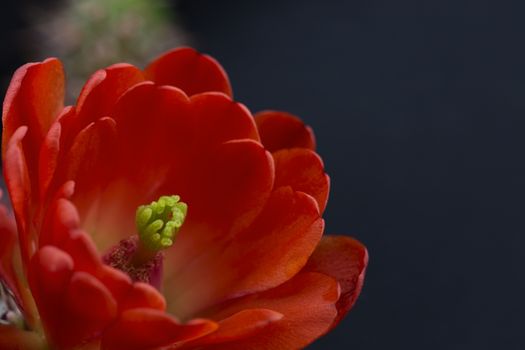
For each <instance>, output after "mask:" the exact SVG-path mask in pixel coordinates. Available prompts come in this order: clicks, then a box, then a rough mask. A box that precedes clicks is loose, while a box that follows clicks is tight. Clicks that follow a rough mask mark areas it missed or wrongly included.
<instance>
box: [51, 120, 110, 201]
mask: <svg viewBox="0 0 525 350" xmlns="http://www.w3.org/2000/svg"><path fill="white" fill-rule="evenodd" d="M115 138H116V131H115V121H114V120H113V119H111V118H107V117H106V118H101V119H98V120H97V121H96V122H92V123H91V124H89V125H88V126H86V127H85V128H84V129H83V130H82V131H80V132H79V133H78V134H77V135H76V137H75V139H74V141H73V144H72V145H71V148H70V149H69V150H68V152H67V154H66V155H65V156H64V159H62V163H61V169H60V170H61V171H62V174H60V175H58V176H60V178H61V179H64V181H65V180H75V183H76V192H77V193H78V192H82V195H85V189H83V186H89V187H90V188H92V187H93V184H96V185H100V184H101V182H102V181H101V179H100V177H104V176H106V177H107V173H108V171H109V168H110V165H111V163H112V162H113V163H114V162H115V157H114V154H115V152H114V151H115V148H116V145H115Z"/></svg>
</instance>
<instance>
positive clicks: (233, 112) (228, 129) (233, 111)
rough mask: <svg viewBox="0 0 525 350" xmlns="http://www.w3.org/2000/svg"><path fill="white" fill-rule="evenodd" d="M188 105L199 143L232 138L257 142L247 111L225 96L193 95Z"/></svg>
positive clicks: (218, 142)
mask: <svg viewBox="0 0 525 350" xmlns="http://www.w3.org/2000/svg"><path fill="white" fill-rule="evenodd" d="M191 108H192V112H193V115H194V118H195V119H196V120H195V122H196V128H197V132H198V135H197V136H198V141H197V142H199V143H201V142H203V143H209V144H212V143H215V144H220V143H222V142H226V141H229V140H235V139H252V140H255V141H259V134H258V133H257V127H256V125H255V122H254V120H253V116H252V115H251V113H250V111H249V110H248V109H247V108H246V107H245V106H244V105H243V104H241V103H238V102H234V101H232V100H231V98H230V97H228V96H226V95H223V94H219V93H210V92H208V93H203V94H198V95H194V96H192V97H191Z"/></svg>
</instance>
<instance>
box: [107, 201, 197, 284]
mask: <svg viewBox="0 0 525 350" xmlns="http://www.w3.org/2000/svg"><path fill="white" fill-rule="evenodd" d="M187 211H188V206H187V205H186V203H184V202H181V201H180V197H179V196H162V197H160V198H159V199H158V200H157V201H153V202H151V203H150V204H147V205H141V206H139V207H138V208H137V213H136V216H135V221H136V224H137V231H138V237H137V236H135V235H134V236H132V237H130V238H127V239H124V240H122V241H120V242H119V244H118V245H116V246H114V247H113V248H111V249H110V250H109V252H108V253H107V254H106V255H104V257H103V260H104V262H105V263H106V264H108V265H110V266H112V267H115V268H117V269H119V270H122V271H124V272H126V273H127V274H128V275H129V276H130V277H131V279H132V280H134V281H140V282H146V283H149V284H151V285H153V286H155V287H157V288H159V289H160V285H161V282H162V262H163V253H162V251H163V250H164V249H167V248H169V247H171V246H172V245H173V241H174V239H175V237H176V235H177V232H178V231H179V229H180V228H181V227H182V224H183V223H184V219H185V218H186V213H187Z"/></svg>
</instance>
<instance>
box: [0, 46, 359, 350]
mask: <svg viewBox="0 0 525 350" xmlns="http://www.w3.org/2000/svg"><path fill="white" fill-rule="evenodd" d="M63 97H64V75H63V70H62V65H61V63H60V62H59V61H58V60H56V59H48V60H46V61H44V62H41V63H30V64H27V65H25V66H23V67H21V68H20V69H18V70H17V72H16V73H15V75H14V77H13V80H12V82H11V85H10V87H9V90H8V92H7V95H6V98H5V101H4V109H3V140H2V155H3V161H4V163H3V164H4V168H3V169H4V176H5V181H6V184H7V188H8V191H9V196H10V199H11V203H12V207H13V212H14V217H15V220H16V224H15V223H14V222H13V220H12V219H11V218H10V217H9V215H7V212H6V210H5V208H2V210H1V211H0V218H1V219H0V272H1V276H2V279H3V282H4V285H5V286H6V287H7V288H8V289H9V290H10V292H9V293H10V294H7V295H6V296H4V300H7V301H9V305H11V307H10V308H11V311H9V312H8V313H4V315H2V316H1V317H2V318H1V319H0V323H2V324H1V325H0V348H2V349H20V348H21V349H34V348H37V347H38V346H39V344H43V342H46V343H48V344H50V345H51V346H52V347H53V348H55V349H72V348H75V349H77V348H82V349H99V348H101V349H115V350H122V349H157V348H162V349H175V348H176V349H298V348H302V347H305V346H306V345H307V344H309V343H311V342H312V341H313V340H315V339H316V338H318V337H320V336H321V335H323V334H325V333H326V332H327V331H329V330H330V329H331V328H333V327H334V326H335V325H336V324H337V323H338V322H339V321H340V320H341V318H342V317H344V315H345V314H346V313H347V312H348V310H349V309H350V308H351V307H352V305H353V304H354V302H355V300H356V298H357V296H358V294H359V292H360V289H361V286H362V284H363V278H364V272H365V268H366V264H367V259H368V258H367V252H366V249H365V248H364V247H363V245H361V244H360V243H359V242H357V241H355V240H353V239H351V238H347V237H344V236H328V237H324V238H322V233H323V228H324V221H323V219H322V218H321V215H322V213H323V210H324V208H325V205H326V201H327V197H328V187H329V179H328V176H327V175H326V174H325V172H324V168H323V163H322V161H321V159H320V158H319V156H318V155H317V154H316V153H315V151H314V149H315V142H314V137H313V133H312V131H311V129H310V128H309V127H306V126H305V125H304V124H303V123H302V122H301V121H300V120H299V119H298V118H296V117H294V116H292V115H290V114H287V113H283V112H273V111H268V112H262V113H259V114H256V115H255V118H254V117H252V115H251V114H250V112H249V111H248V109H246V107H244V106H243V105H242V104H240V103H237V102H234V101H232V92H231V88H230V84H229V82H228V78H227V76H226V74H225V73H224V71H223V69H222V68H221V67H220V66H219V64H218V63H217V62H215V61H214V60H213V59H212V58H210V57H208V56H205V55H201V54H199V53H197V52H195V51H194V50H192V49H188V48H184V49H177V50H174V51H171V52H169V53H167V54H165V55H163V56H161V57H160V58H158V59H157V60H155V61H154V62H153V63H151V64H150V65H149V66H148V67H147V68H146V69H145V70H144V71H141V70H139V69H137V68H135V67H133V66H131V65H128V64H117V65H113V66H111V67H108V68H106V69H102V70H100V71H98V72H96V73H95V74H94V75H93V76H92V77H91V78H90V79H89V80H88V82H87V83H86V85H85V86H84V88H83V90H82V92H81V93H80V96H79V97H78V100H77V103H76V106H69V107H64V106H63ZM175 195H177V196H175ZM178 196H180V198H179V197H178ZM151 201H155V202H152V203H151V204H149V205H146V206H144V204H147V203H150V202H151ZM181 201H183V202H181ZM141 205H143V206H141ZM137 207H138V208H139V209H138V210H137ZM186 213H187V215H186ZM135 216H136V217H135ZM183 222H184V224H182V223H183ZM15 227H16V229H15ZM17 237H18V239H17ZM170 246H171V247H170ZM168 247H169V249H167V248H168ZM21 317H23V319H22V318H21ZM44 339H45V340H44Z"/></svg>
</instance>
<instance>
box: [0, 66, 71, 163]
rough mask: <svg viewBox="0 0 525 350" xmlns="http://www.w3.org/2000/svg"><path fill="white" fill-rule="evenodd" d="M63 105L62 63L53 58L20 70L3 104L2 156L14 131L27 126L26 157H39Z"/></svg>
mask: <svg viewBox="0 0 525 350" xmlns="http://www.w3.org/2000/svg"><path fill="white" fill-rule="evenodd" d="M63 101H64V71H63V68H62V63H60V61H59V60H57V59H55V58H50V59H47V60H45V61H44V62H39V63H28V64H26V65H24V66H22V67H20V68H18V70H17V71H16V72H15V74H14V75H13V78H12V80H11V84H10V85H9V88H8V90H7V93H6V96H5V100H4V108H3V114H2V122H3V135H2V155H3V156H4V155H5V152H6V146H7V142H8V141H9V139H10V138H11V136H12V135H13V133H14V132H15V130H16V129H18V128H19V127H20V126H22V125H26V126H28V127H29V133H28V137H27V140H26V142H25V145H26V147H27V148H26V152H27V156H28V158H31V159H32V157H33V156H37V155H38V151H39V147H40V144H41V142H42V139H43V138H44V135H45V134H46V133H47V130H48V129H49V126H50V125H51V123H52V122H53V120H54V119H55V118H56V116H57V115H58V114H59V113H60V111H61V110H62V108H63ZM35 164H36V163H35Z"/></svg>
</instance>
